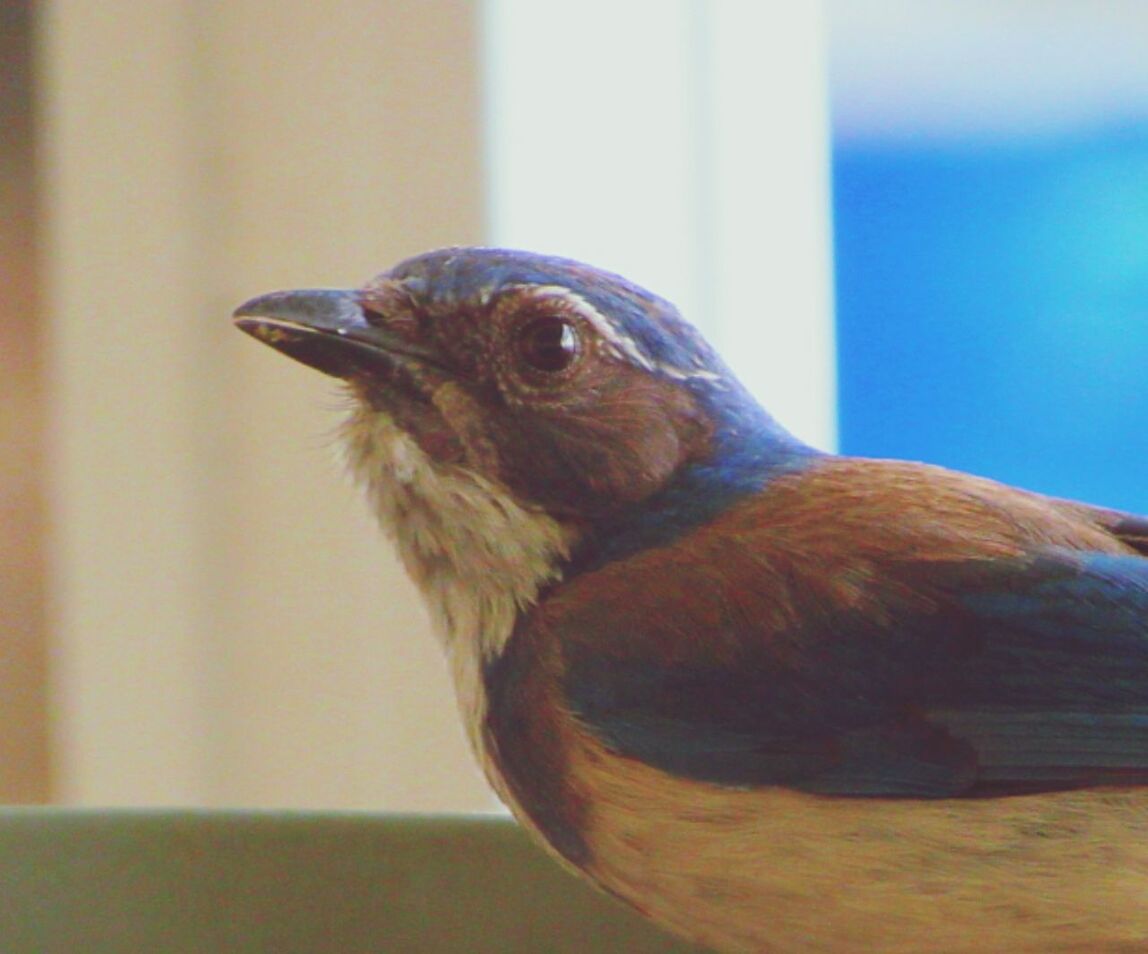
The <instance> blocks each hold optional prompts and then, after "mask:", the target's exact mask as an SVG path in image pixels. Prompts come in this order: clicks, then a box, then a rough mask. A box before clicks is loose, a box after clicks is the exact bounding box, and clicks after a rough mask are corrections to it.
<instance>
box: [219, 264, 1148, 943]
mask: <svg viewBox="0 0 1148 954" xmlns="http://www.w3.org/2000/svg"><path fill="white" fill-rule="evenodd" d="M235 316H236V321H237V323H238V325H239V327H240V328H242V329H243V330H244V331H246V332H248V333H250V334H252V335H253V336H255V337H256V338H258V339H259V340H261V341H263V342H266V343H267V344H269V345H271V346H273V347H274V348H277V349H278V350H280V351H282V352H284V353H285V354H287V355H289V356H290V357H292V358H295V359H297V360H299V361H302V362H304V363H305V364H308V365H311V366H313V367H315V368H317V369H318V370H320V371H323V372H326V373H327V374H330V375H334V376H335V377H337V378H340V379H342V380H343V381H345V382H346V386H347V388H348V389H349V391H350V394H351V395H352V397H353V401H352V405H353V410H352V412H351V415H350V418H349V420H348V421H347V422H346V424H345V426H344V430H343V437H344V439H345V447H346V453H347V459H348V461H349V465H350V468H351V470H352V472H353V473H354V475H355V476H356V477H357V479H358V480H359V481H360V482H361V483H362V484H363V486H364V488H365V490H366V493H367V495H368V497H369V499H370V503H371V505H372V507H373V508H374V510H375V511H376V512H377V514H378V517H379V519H380V521H381V523H382V525H383V527H384V528H385V529H386V530H387V531H388V533H389V534H390V535H391V536H392V537H393V538H394V541H395V543H396V545H397V547H398V549H399V551H400V553H401V554H402V557H403V560H404V562H405V565H406V568H407V570H408V571H409V573H410V575H411V576H412V577H413V579H414V580H415V582H416V583H417V584H418V586H419V587H420V588H421V590H422V592H423V594H424V596H425V598H426V601H427V603H428V605H429V607H430V610H431V612H432V615H433V617H434V619H435V621H436V624H437V629H438V631H439V633H440V634H441V637H442V641H443V644H444V647H445V651H446V654H447V657H448V659H449V662H450V666H451V669H452V672H453V676H454V680H455V685H456V688H457V691H458V695H459V699H460V702H461V705H462V710H463V714H464V717H465V720H466V724H467V728H468V732H469V737H470V741H471V743H472V744H473V747H474V749H475V751H476V753H477V756H478V758H479V760H480V761H481V764H482V766H483V768H484V770H485V772H486V775H487V777H488V778H489V779H490V782H491V784H492V785H493V786H494V788H495V789H496V790H497V791H498V794H499V795H500V796H501V797H502V799H503V800H504V801H505V802H506V804H507V805H508V806H509V807H510V808H511V809H512V811H513V812H514V814H515V815H516V816H517V818H518V819H519V820H520V822H521V823H522V824H523V825H524V826H525V827H526V828H527V829H528V830H529V831H530V832H531V833H532V834H533V835H534V836H535V837H537V838H538V839H539V840H540V841H541V842H542V843H543V844H544V845H545V846H547V847H548V849H549V850H550V851H551V853H552V854H553V855H554V856H556V857H557V858H558V859H559V860H560V861H561V862H562V863H563V864H565V865H566V866H567V867H569V868H571V869H573V870H574V871H576V872H578V873H580V874H581V875H582V876H584V877H586V878H588V879H589V880H590V881H592V882H593V883H595V884H597V885H598V886H599V887H600V888H602V889H604V890H605V891H607V892H609V893H611V894H613V895H615V896H617V897H618V898H621V899H622V900H624V901H626V902H627V903H629V904H630V905H632V906H633V907H635V908H636V909H638V910H639V911H641V912H642V913H644V914H645V915H647V916H648V917H650V918H652V919H653V920H654V921H656V922H657V923H659V924H661V925H663V926H664V927H666V928H668V929H670V930H672V931H675V932H677V933H678V934H680V935H683V936H684V937H686V938H689V939H692V940H693V941H695V942H699V943H701V944H704V945H709V946H712V947H713V948H716V949H720V950H726V951H747V952H749V951H754V952H756V951H770V952H791V951H848V952H864V951H874V952H883V954H896V952H922V951H930V952H951V954H957V952H978V954H980V952H985V951H999V952H1010V954H1016V952H1041V954H1045V952H1052V951H1088V952H1102V951H1112V952H1116V951H1144V950H1148V519H1145V518H1143V517H1137V516H1133V515H1130V514H1125V513H1120V512H1117V511H1113V510H1107V509H1102V508H1098V507H1093V506H1089V505H1086V504H1082V503H1075V502H1071V501H1066V500H1058V499H1052V498H1049V497H1044V496H1040V495H1038V494H1034V493H1029V492H1026V491H1023V490H1017V489H1014V488H1012V487H1008V486H1004V485H1002V484H999V483H995V482H993V481H990V480H986V479H982V478H978V477H973V476H969V475H966V474H961V473H955V472H952V471H948V470H944V469H941V468H938V467H932V466H926V465H923V464H917V463H907V462H899V461H886V460H863V459H857V458H847V457H838V456H834V455H830V454H826V453H822V452H819V451H817V450H814V449H813V448H810V447H808V446H806V445H804V444H802V443H801V442H800V441H798V440H797V439H796V438H794V437H793V436H792V435H790V434H789V433H787V432H786V431H785V430H784V429H783V428H782V427H781V426H779V425H778V424H777V423H776V422H775V421H774V420H773V419H772V418H771V417H770V416H769V415H768V414H767V413H766V412H765V411H764V410H762V408H761V407H760V406H759V405H758V404H757V403H756V402H755V401H754V400H753V399H752V398H751V397H750V395H749V394H748V393H747V392H746V390H745V389H744V388H743V386H742V385H741V384H740V383H739V382H738V381H737V380H736V379H735V378H734V377H733V375H732V374H731V373H730V371H729V370H728V368H727V367H726V366H725V365H724V364H723V363H722V361H721V359H720V358H719V357H718V356H717V355H716V354H715V353H714V351H713V350H712V349H711V348H710V347H709V346H708V345H707V344H706V342H705V341H704V340H703V339H702V338H701V337H700V335H699V334H698V333H697V332H696V331H695V330H694V329H693V328H692V327H691V326H690V325H688V324H687V323H686V322H685V321H684V320H683V319H682V318H681V317H680V315H679V314H678V313H677V311H676V310H675V309H674V308H673V306H671V305H670V304H668V303H667V302H665V301H663V300H661V299H660V298H657V297H656V296H654V295H652V294H650V293H649V292H647V291H644V290H643V289H641V288H638V287H636V286H634V285H633V284H631V283H630V282H628V281H626V280H625V279H623V278H621V277H619V276H617V275H611V274H607V273H604V272H601V271H598V270H595V269H593V268H590V267H588V266H585V265H581V264H578V263H576V262H572V261H566V260H563V259H557V258H549V257H543V256H538V255H533V254H528V253H524V252H514V251H504V250H496V249H478V248H455V249H445V250H442V251H436V252H430V253H428V254H425V255H421V256H418V257H416V258H412V259H410V260H408V261H405V262H403V263H401V264H399V265H398V266H397V267H395V268H394V269H392V270H391V271H389V272H386V273H384V274H382V275H380V276H379V277H377V278H375V279H374V280H372V281H371V282H369V283H367V284H366V285H364V286H363V287H362V288H359V289H355V290H349V291H336V290H310V291H288V292H277V293H274V294H270V295H264V296H262V297H259V298H256V299H253V300H252V301H249V302H247V303H246V304H245V305H243V306H242V307H240V308H239V309H238V310H237V311H236V313H235Z"/></svg>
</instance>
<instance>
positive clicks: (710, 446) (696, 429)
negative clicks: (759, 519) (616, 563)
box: [235, 248, 801, 549]
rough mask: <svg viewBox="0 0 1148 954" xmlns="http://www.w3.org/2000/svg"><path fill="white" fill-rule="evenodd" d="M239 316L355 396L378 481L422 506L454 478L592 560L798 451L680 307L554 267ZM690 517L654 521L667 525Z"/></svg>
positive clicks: (560, 263)
mask: <svg viewBox="0 0 1148 954" xmlns="http://www.w3.org/2000/svg"><path fill="white" fill-rule="evenodd" d="M235 315H236V321H237V323H238V325H239V326H240V327H241V328H242V329H243V330H245V331H247V332H248V333H250V334H252V335H254V336H255V337H256V338H258V339H260V340H261V341H263V342H265V343H267V344H270V345H272V346H273V347H275V348H277V349H279V350H280V351H283V352H284V353H286V354H288V355H290V356H291V357H293V358H296V359H297V360H299V361H302V362H303V363H305V364H308V365H311V366H313V367H315V368H317V369H319V370H320V371H323V372H326V373H327V374H331V375H334V376H336V377H338V378H341V379H343V380H344V381H346V382H347V384H348V386H349V389H350V392H351V394H352V395H353V397H354V399H355V405H356V410H355V414H354V415H353V421H352V424H351V426H350V427H349V429H348V436H349V437H350V439H351V441H352V444H353V445H355V447H356V448H357V449H356V450H355V451H354V452H353V455H352V456H353V459H354V460H357V461H358V462H359V464H360V466H359V468H358V469H360V470H362V469H363V467H366V468H368V469H373V470H374V471H377V473H368V474H366V475H365V476H366V477H367V479H369V480H370V481H371V482H372V483H375V484H377V485H378V486H380V487H382V486H390V487H392V488H398V487H399V486H400V485H403V484H406V485H407V489H408V490H413V491H414V492H415V493H417V492H418V489H417V488H412V487H410V486H409V485H410V484H411V482H412V481H415V480H421V479H426V478H427V475H430V479H437V478H438V477H441V476H442V475H444V474H453V475H456V476H463V477H465V479H468V480H471V481H472V482H473V483H474V485H475V486H481V487H483V488H486V489H487V490H488V491H489V493H490V494H493V495H496V496H501V498H502V499H503V504H505V505H513V506H516V507H518V508H521V509H522V510H523V511H525V512H530V513H539V514H545V515H546V516H547V517H548V518H550V519H551V520H553V521H555V522H556V523H557V524H559V525H561V526H562V527H563V528H566V529H567V530H568V531H569V535H568V541H569V542H570V543H571V545H572V546H573V547H574V548H575V549H577V548H578V546H580V545H581V544H582V543H584V542H585V541H587V540H592V541H593V540H595V539H596V542H594V543H593V544H592V546H593V547H597V548H600V547H601V545H602V543H601V540H602V539H603V538H604V537H606V536H609V535H610V532H612V530H611V529H610V528H613V529H617V528H618V527H621V526H625V525H629V524H633V522H634V521H633V519H632V517H633V515H634V514H637V513H642V512H645V511H646V510H647V509H648V508H650V507H651V506H652V507H653V508H654V509H655V510H658V509H659V504H658V501H660V500H671V499H672V498H673V496H674V495H673V492H672V491H673V488H675V487H676V486H680V485H681V482H682V480H687V482H688V479H689V477H690V475H692V476H693V478H694V479H695V480H696V479H697V477H698V475H705V477H706V479H707V480H714V481H720V480H723V479H727V478H728V480H727V482H729V481H730V480H732V482H733V483H737V481H738V480H741V481H742V482H745V481H747V480H748V481H750V482H752V481H753V480H755V479H757V477H756V476H754V475H755V474H757V472H758V471H760V470H761V469H762V468H765V467H767V466H769V465H771V464H774V463H778V461H777V460H773V458H779V459H780V457H783V456H785V455H784V454H783V453H782V450H785V451H786V452H787V453H788V451H789V450H790V449H798V448H800V447H801V445H798V444H797V443H796V441H793V440H792V439H791V438H788V435H786V434H785V432H784V431H781V429H780V428H778V427H777V426H776V425H775V424H774V423H773V422H772V421H771V420H770V419H769V418H768V416H766V415H765V413H764V412H763V411H762V410H761V409H760V407H758V405H757V404H756V403H755V402H754V401H753V400H752V398H750V397H749V395H748V394H747V393H746V392H745V391H744V389H743V388H742V387H741V385H740V384H739V383H738V382H737V381H736V380H735V379H734V377H733V376H732V375H731V373H730V372H729V370H728V369H727V367H726V366H725V364H724V363H723V362H722V361H721V359H720V358H719V357H718V356H717V355H716V354H715V352H714V351H713V350H712V349H711V348H710V347H709V345H708V344H707V343H706V342H705V341H704V340H703V339H702V337H701V336H700V335H699V334H698V332H697V331H696V330H694V328H692V327H691V326H690V325H689V324H687V323H686V322H685V321H684V320H683V319H682V318H681V317H680V315H679V314H678V312H677V311H676V309H674V307H673V306H672V305H670V304H669V303H668V302H666V301H663V300H662V299H660V298H658V297H656V296H655V295H652V294H650V293H649V292H647V291H644V290H643V289H641V288H638V287H636V286H635V285H633V284H631V283H630V282H628V281H626V280H625V279H623V278H621V277H619V276H617V275H612V274H608V273H605V272H602V271H598V270H596V269H593V268H590V267H588V266H585V265H581V264H579V263H576V262H572V261H567V260H564V259H556V258H549V257H543V256H539V255H534V254H528V253H524V252H512V251H505V250H497V249H479V248H455V249H444V250H441V251H436V252H430V253H428V254H425V255H420V256H418V257H416V258H412V259H409V260H407V261H405V262H402V263H401V264H399V265H398V266H396V267H395V268H393V269H392V270H390V271H388V272H385V273H383V274H382V275H379V276H378V277H377V278H375V279H373V280H372V281H370V282H368V283H367V284H366V285H364V286H363V287H361V288H358V289H354V290H346V291H339V290H308V291H288V292H276V293H273V294H270V295H264V296H261V297H259V298H255V299H253V300H252V301H249V302H247V303H246V304H244V305H243V306H241V307H240V308H239V309H238V310H237V311H236V313H235ZM383 445H386V448H384V446H383ZM795 452H796V450H795ZM414 458H417V463H418V466H415V465H414V463H412V460H413V459H414ZM735 471H736V474H735ZM743 472H744V473H743ZM419 475H421V476H419ZM735 478H736V479H735ZM703 496H704V494H703ZM501 505H502V504H500V506H501ZM695 505H696V502H695V504H690V505H686V504H685V503H681V505H680V506H677V507H676V508H675V506H669V508H668V509H667V508H664V507H663V508H661V509H662V510H663V511H664V516H665V519H666V520H670V521H671V522H672V521H673V519H674V518H675V515H677V516H678V517H681V514H678V513H677V511H678V510H681V509H682V508H683V507H684V508H685V509H687V510H688V509H689V507H690V506H695ZM682 519H688V515H687V517H682Z"/></svg>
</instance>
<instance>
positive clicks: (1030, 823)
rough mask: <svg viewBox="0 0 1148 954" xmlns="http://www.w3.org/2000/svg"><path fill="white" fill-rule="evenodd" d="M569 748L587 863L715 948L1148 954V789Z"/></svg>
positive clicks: (669, 923)
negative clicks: (847, 783)
mask: <svg viewBox="0 0 1148 954" xmlns="http://www.w3.org/2000/svg"><path fill="white" fill-rule="evenodd" d="M572 756H573V758H572V761H571V763H570V766H569V767H570V769H571V775H572V779H577V782H576V785H577V787H578V788H579V789H580V790H581V791H582V793H583V794H584V795H586V796H588V801H589V804H590V814H589V818H588V829H587V831H586V836H587V841H588V843H589V845H590V846H591V848H592V853H593V857H594V862H593V867H592V870H591V871H590V874H591V875H592V876H593V877H594V878H595V879H597V880H599V881H600V882H601V884H602V885H603V886H605V887H607V888H609V889H610V890H611V891H613V892H615V893H617V894H618V895H620V896H622V897H623V898H625V899H626V900H628V901H629V902H630V903H631V904H633V905H634V906H635V907H637V908H639V909H640V910H642V911H643V912H645V913H646V914H648V915H649V916H650V917H652V918H654V919H655V920H656V921H659V922H660V923H661V924H663V925H664V926H666V927H668V928H671V929H672V930H675V931H677V932H678V933H680V934H682V935H685V936H687V937H689V938H692V939H693V940H695V941H699V942H701V943H703V944H706V945H709V946H712V947H715V948H718V949H720V950H728V951H770V952H778V954H784V952H790V951H793V952H797V951H801V952H806V951H819V952H820V951H827V952H838V951H841V952H849V954H862V952H869V951H873V952H882V954H901V952H929V954H933V952H936V954H949V952H951V954H957V952H970V954H972V952H976V954H984V952H1009V954H1012V952H1042V954H1043V952H1056V951H1081V952H1097V954H1099V952H1133V951H1135V952H1145V951H1148V790H1143V789H1141V790H1126V791H1118V790H1107V791H1099V790H1098V791H1079V792H1065V793H1058V794H1055V795H1045V796H1023V797H1012V798H1004V799H980V800H966V801H959V800H944V801H916V800H909V799H901V800H881V799H841V798H826V797H819V796H811V795H802V794H799V793H795V792H789V791H784V790H778V789H769V790H733V789H725V788H719V787H717V786H713V785H708V784H704V783H698V782H689V781H683V780H681V779H678V778H674V777H671V776H669V775H666V774H665V773H663V772H660V771H658V770H655V769H651V768H649V767H648V766H644V765H641V764H639V763H635V762H633V761H630V760H626V759H619V758H617V757H615V756H613V755H611V754H609V753H607V752H604V751H603V750H602V749H601V748H599V747H598V746H597V745H595V744H594V743H593V742H590V741H589V740H585V739H584V740H583V744H582V745H581V746H578V747H577V750H576V751H575V752H574V753H572Z"/></svg>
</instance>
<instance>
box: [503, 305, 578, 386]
mask: <svg viewBox="0 0 1148 954" xmlns="http://www.w3.org/2000/svg"><path fill="white" fill-rule="evenodd" d="M516 345H517V348H518V355H519V357H520V358H522V360H523V361H525V362H526V363H527V364H528V365H529V366H530V367H531V368H533V369H534V370H536V371H544V372H546V373H548V374H554V373H557V372H559V371H565V370H566V369H567V368H568V367H570V365H572V364H573V363H574V361H575V359H577V357H578V355H579V354H580V353H581V350H582V342H581V341H580V340H579V337H578V330H577V329H576V328H575V327H574V324H573V322H571V321H570V320H569V319H567V318H561V317H559V316H557V315H544V316H542V317H539V318H534V319H533V320H531V321H528V322H526V324H524V325H523V326H522V327H521V328H519V330H518V336H517V339H516Z"/></svg>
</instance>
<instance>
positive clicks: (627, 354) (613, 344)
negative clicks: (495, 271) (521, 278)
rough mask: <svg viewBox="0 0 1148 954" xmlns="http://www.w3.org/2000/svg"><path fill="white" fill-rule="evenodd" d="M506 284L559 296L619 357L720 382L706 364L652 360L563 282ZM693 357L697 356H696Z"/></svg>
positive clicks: (678, 375) (676, 375)
mask: <svg viewBox="0 0 1148 954" xmlns="http://www.w3.org/2000/svg"><path fill="white" fill-rule="evenodd" d="M507 287H508V288H514V289H515V290H519V291H524V292H528V293H529V294H531V295H533V296H537V297H538V298H558V299H560V300H562V301H564V302H565V303H566V304H567V305H569V306H570V307H571V308H573V309H574V311H576V312H577V313H578V314H579V316H580V317H581V318H582V319H583V320H584V321H586V323H587V324H589V325H590V326H591V327H593V328H594V330H595V331H597V332H598V334H599V335H601V337H602V340H603V341H605V342H606V344H607V346H608V347H609V348H610V349H611V350H612V351H613V352H614V354H615V355H616V356H618V357H620V358H628V359H629V360H630V361H632V362H633V363H634V364H636V365H638V366H639V367H641V368H645V370H647V371H650V372H653V373H659V374H664V375H665V376H666V377H668V378H673V379H674V380H675V381H712V382H720V381H721V375H720V374H717V373H715V372H713V371H707V370H706V369H705V368H697V369H695V370H692V371H691V370H686V369H685V368H679V367H677V366H676V365H672V364H666V363H665V362H664V361H652V360H651V359H650V358H648V357H647V356H646V355H645V354H643V353H642V351H641V349H640V348H639V347H638V345H637V344H636V343H635V341H634V339H633V338H631V337H630V336H629V335H627V334H625V333H624V332H623V331H622V330H621V329H620V328H619V327H618V326H617V325H615V324H614V323H613V322H612V321H611V320H610V319H609V318H607V317H606V316H605V315H604V314H602V312H600V311H599V310H598V309H597V308H595V307H594V306H593V305H591V304H590V302H588V301H587V300H586V299H585V298H583V297H582V296H581V295H579V294H578V293H577V292H576V291H574V290H573V289H570V288H567V287H566V286H565V285H526V284H518V285H508V286H507ZM695 360H696V359H695Z"/></svg>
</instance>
